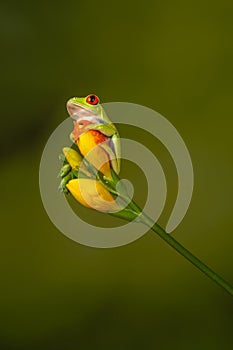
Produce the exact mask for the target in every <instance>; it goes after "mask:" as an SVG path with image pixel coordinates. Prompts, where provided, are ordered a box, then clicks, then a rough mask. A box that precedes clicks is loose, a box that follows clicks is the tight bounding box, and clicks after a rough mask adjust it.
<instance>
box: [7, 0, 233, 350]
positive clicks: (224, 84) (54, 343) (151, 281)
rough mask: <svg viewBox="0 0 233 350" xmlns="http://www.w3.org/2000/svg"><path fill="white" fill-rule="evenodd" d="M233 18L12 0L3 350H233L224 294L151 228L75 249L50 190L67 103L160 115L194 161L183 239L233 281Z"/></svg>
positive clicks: (222, 6)
mask: <svg viewBox="0 0 233 350" xmlns="http://www.w3.org/2000/svg"><path fill="white" fill-rule="evenodd" d="M232 16H233V3H232V1H231V0H222V1H221V2H219V1H206V0H204V1H203V0H202V1H200V0H195V1H194V0H191V1H184V0H178V1H171V0H170V1H169V0H164V1H157V0H156V1H152V0H145V1H143V2H136V1H122V0H119V1H118V2H109V1H106V0H105V1H99V2H97V1H93V0H90V1H88V2H84V1H74V0H73V1H72V0H70V1H67V2H64V1H59V0H58V1H56V2H48V1H44V0H43V1H27V0H23V1H18V2H17V1H12V2H2V3H1V11H0V17H1V20H0V26H1V34H0V35H1V79H0V80H1V83H0V84H1V85H0V92H1V128H0V134H1V135H0V142H1V147H0V150H1V198H2V204H1V248H0V250H1V253H0V260H1V262H0V268H1V289H0V294H1V299H0V309H1V320H0V347H1V349H10V350H11V349H12V350H13V349H14V350H15V349H25V350H27V349H65V350H73V349H113V350H114V349H119V348H120V349H144V348H145V349H156V348H157V349H171V348H174V349H231V348H232V345H233V334H232V326H233V299H232V297H230V296H228V295H227V294H226V293H225V291H223V290H221V289H220V288H219V287H218V286H216V285H215V284H214V283H213V282H211V281H210V280H208V278H206V277H205V276H204V275H202V274H201V273H200V272H199V271H197V270H196V269H195V268H194V267H193V266H192V265H191V264H189V263H188V262H187V261H185V259H184V258H182V257H180V256H179V255H178V254H177V253H176V252H175V251H173V250H172V249H171V248H169V247H168V246H167V245H166V244H165V243H164V242H162V241H161V240H160V238H159V237H156V235H155V234H153V233H152V232H149V233H148V234H147V235H145V236H144V237H142V238H141V239H139V240H138V241H136V242H134V243H132V244H130V245H127V246H124V247H121V248H115V249H107V250H104V249H94V248H88V247H85V246H81V245H79V244H78V243H76V242H73V241H71V240H69V239H68V238H67V237H65V236H64V235H63V234H61V233H60V232H59V231H58V230H57V229H56V228H55V227H54V226H53V224H52V223H51V222H50V220H49V218H48V217H47V214H46V212H45V210H44V208H43V205H42V203H41V199H40V193H39V186H38V169H39V162H40V157H41V154H42V151H43V147H44V145H45V143H46V141H47V139H48V137H49V136H50V134H51V133H52V131H53V130H54V129H55V128H56V126H57V125H58V124H59V123H60V122H61V121H62V120H63V119H64V118H65V117H67V113H66V110H65V102H66V100H67V99H68V98H70V97H71V96H74V95H78V96H83V95H84V96H85V95H86V94H89V93H93V92H94V93H96V94H98V95H99V96H100V97H101V99H102V101H103V102H111V101H124V102H133V103H138V104H142V105H145V106H148V107H151V108H153V109H155V110H157V111H158V112H160V113H161V114H163V115H164V116H166V117H167V118H168V119H169V120H170V121H171V122H172V123H173V124H174V125H175V126H176V128H177V129H178V131H179V132H180V134H181V135H182V137H183V139H184V140H185V142H186V144H187V146H188V149H189V151H190V154H191V157H192V160H193V165H194V171H195V190H194V195H193V200H192V203H191V206H190V209H189V211H188V213H187V215H186V217H185V219H184V221H183V222H182V224H181V225H180V226H179V228H177V230H176V231H175V232H174V235H175V237H176V238H177V239H178V240H179V241H180V242H181V243H183V244H184V245H185V246H186V247H187V248H189V249H190V250H191V251H192V252H193V253H195V254H196V255H198V256H199V257H200V258H201V259H203V260H204V261H205V262H206V263H208V264H209V265H210V266H211V267H212V268H214V269H215V270H217V271H218V272H219V273H220V274H221V275H223V276H224V277H225V278H226V279H227V280H229V281H230V282H231V283H233V273H232V266H233V255H232V246H233V234H232V232H233V221H232V198H233V185H232V174H233V163H232V146H233V141H232V127H233V122H232V111H233V102H232V101H233V99H232V94H233V82H232V62H233V47H232V35H233V21H232ZM135 135H136V136H135V137H136V138H138V137H140V133H138V134H135ZM155 142H156V141H155ZM153 150H154V153H155V154H156V155H157V156H158V158H160V160H161V163H162V164H163V165H164V169H165V171H167V173H168V177H169V183H170V185H169V186H170V189H171V192H172V191H175V190H173V187H174V188H175V185H176V174H175V171H174V168H173V166H172V164H171V162H170V161H168V162H167V161H166V159H167V154H166V152H165V151H164V149H163V148H162V147H158V148H156V147H155V148H154V149H153ZM170 170H171V171H170ZM172 174H173V175H172ZM155 204H156V203H155ZM169 205H170V204H169V203H168V206H169ZM171 206H172V204H171Z"/></svg>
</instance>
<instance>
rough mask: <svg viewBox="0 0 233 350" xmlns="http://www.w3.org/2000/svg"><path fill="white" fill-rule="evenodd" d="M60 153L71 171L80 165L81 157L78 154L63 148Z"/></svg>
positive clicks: (70, 149)
mask: <svg viewBox="0 0 233 350" xmlns="http://www.w3.org/2000/svg"><path fill="white" fill-rule="evenodd" d="M62 151H63V153H64V155H65V157H66V159H67V161H68V163H69V164H70V166H71V168H72V169H77V168H79V167H80V164H81V163H82V156H81V155H80V154H79V153H78V152H76V151H75V150H74V149H72V148H69V147H64V148H63V150H62Z"/></svg>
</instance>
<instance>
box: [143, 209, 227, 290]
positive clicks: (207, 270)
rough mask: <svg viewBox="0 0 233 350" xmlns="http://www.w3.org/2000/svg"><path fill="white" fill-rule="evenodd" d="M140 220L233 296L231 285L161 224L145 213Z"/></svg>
mask: <svg viewBox="0 0 233 350" xmlns="http://www.w3.org/2000/svg"><path fill="white" fill-rule="evenodd" d="M140 221H141V222H143V223H144V224H146V225H147V226H149V227H150V228H151V229H152V230H153V231H154V232H155V233H157V234H158V235H159V236H160V237H161V238H162V239H163V240H164V241H165V242H167V243H168V244H169V245H170V246H171V247H172V248H174V249H175V250H176V251H177V252H178V253H180V254H181V255H183V257H185V258H186V259H187V260H189V261H190V262H191V263H192V264H193V265H194V266H196V267H197V268H198V269H199V270H201V271H202V272H203V273H204V274H205V275H207V276H208V277H209V278H210V279H212V281H214V282H215V283H217V284H218V285H219V286H220V287H222V288H223V289H225V291H227V292H228V293H229V294H230V295H232V296H233V287H232V286H231V285H230V284H229V283H228V282H226V281H225V280H224V279H223V278H222V277H221V276H219V275H218V274H217V273H216V272H214V271H213V270H211V269H210V268H209V267H208V266H207V265H205V264H204V263H203V262H202V261H201V260H199V259H198V258H197V257H196V256H195V255H193V254H192V253H191V252H190V251H188V250H187V249H186V248H185V247H183V246H182V245H181V244H180V243H179V242H177V241H176V240H175V239H174V238H173V237H172V236H171V235H169V234H168V233H167V232H166V231H165V230H164V229H163V228H162V227H161V226H159V225H158V224H154V222H153V221H152V220H151V219H150V218H149V217H148V216H147V215H146V214H145V213H142V215H141V220H140Z"/></svg>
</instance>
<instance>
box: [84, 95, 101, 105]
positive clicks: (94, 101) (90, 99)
mask: <svg viewBox="0 0 233 350" xmlns="http://www.w3.org/2000/svg"><path fill="white" fill-rule="evenodd" d="M86 102H87V103H89V104H90V105H97V104H98V103H99V97H98V96H96V95H88V96H87V98H86Z"/></svg>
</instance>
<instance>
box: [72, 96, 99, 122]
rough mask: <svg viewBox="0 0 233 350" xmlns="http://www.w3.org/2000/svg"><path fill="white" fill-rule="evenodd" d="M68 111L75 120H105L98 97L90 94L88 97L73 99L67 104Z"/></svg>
mask: <svg viewBox="0 0 233 350" xmlns="http://www.w3.org/2000/svg"><path fill="white" fill-rule="evenodd" d="M67 111H68V113H69V115H70V116H71V117H72V118H74V119H80V118H81V117H99V118H104V115H105V112H104V109H103V107H102V106H101V104H100V101H99V98H98V96H96V95H94V94H90V95H88V96H86V97H72V98H71V99H70V100H69V101H68V102H67Z"/></svg>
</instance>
